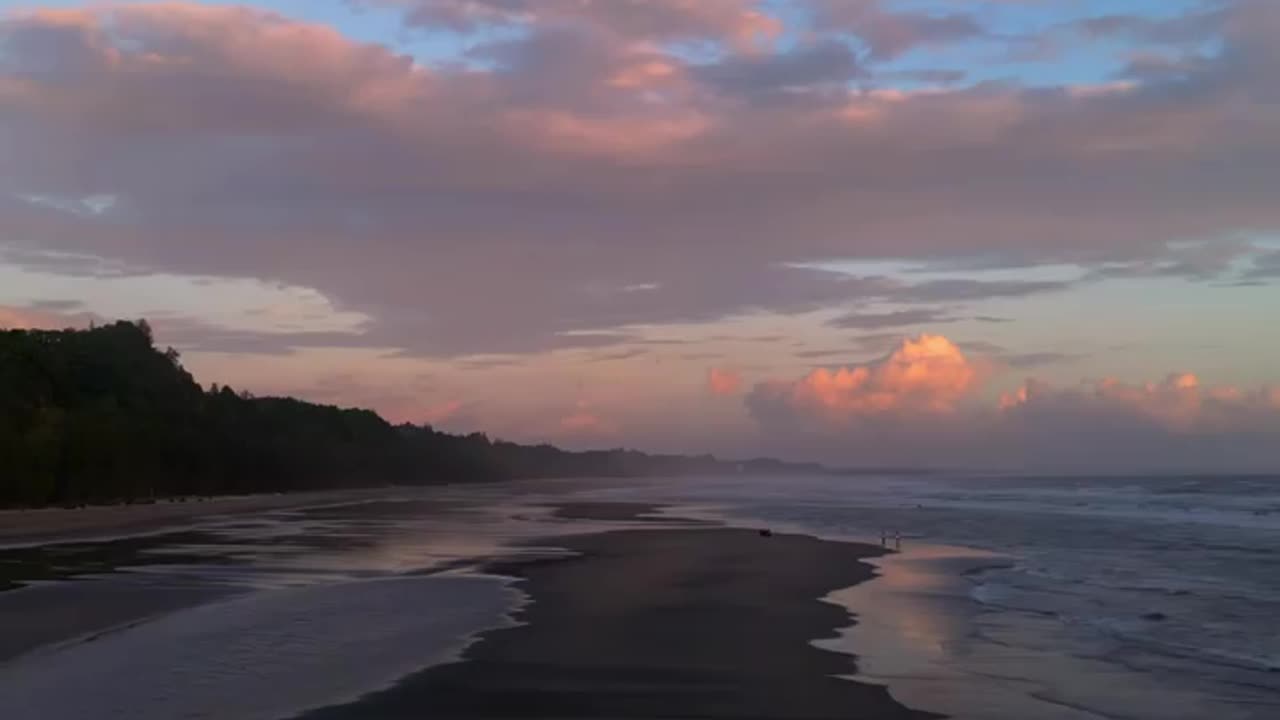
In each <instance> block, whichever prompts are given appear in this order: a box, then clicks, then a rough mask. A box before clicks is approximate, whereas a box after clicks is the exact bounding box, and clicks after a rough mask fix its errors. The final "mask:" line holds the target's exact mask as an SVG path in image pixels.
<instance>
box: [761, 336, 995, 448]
mask: <svg viewBox="0 0 1280 720" xmlns="http://www.w3.org/2000/svg"><path fill="white" fill-rule="evenodd" d="M978 377H979V371H978V369H977V368H976V367H975V366H974V364H973V363H971V362H970V361H969V359H968V358H966V357H965V356H964V354H963V353H962V352H960V349H959V348H958V347H956V345H955V344H954V343H952V342H951V341H950V340H948V339H947V338H945V337H942V336H941V335H920V336H919V337H917V338H915V339H910V338H907V339H903V340H902V342H901V344H900V345H899V346H898V348H897V349H896V350H894V351H893V352H891V353H890V354H889V355H888V356H886V357H885V358H884V359H882V360H880V361H878V362H875V363H872V364H869V365H857V366H852V367H839V368H834V369H829V368H819V369H817V370H814V371H812V372H810V373H809V374H808V375H806V376H805V377H803V378H801V379H800V380H798V381H785V380H783V381H770V382H765V383H761V384H758V385H756V387H755V389H754V390H752V392H751V393H750V395H749V396H748V397H747V406H748V408H749V409H750V410H751V411H752V413H753V414H755V415H756V416H757V417H760V416H769V415H774V414H778V413H782V414H785V415H790V416H793V417H796V418H809V419H817V420H819V421H821V422H824V423H828V424H830V425H832V426H836V427H840V426H848V425H851V424H856V423H858V422H860V421H862V420H864V419H867V418H876V417H881V416H894V417H901V416H912V415H920V414H948V413H953V412H955V411H956V410H957V403H958V402H959V401H960V400H961V399H963V398H964V396H965V395H966V394H967V393H968V392H969V391H970V390H971V389H972V388H973V387H974V385H975V383H976V382H977V380H978Z"/></svg>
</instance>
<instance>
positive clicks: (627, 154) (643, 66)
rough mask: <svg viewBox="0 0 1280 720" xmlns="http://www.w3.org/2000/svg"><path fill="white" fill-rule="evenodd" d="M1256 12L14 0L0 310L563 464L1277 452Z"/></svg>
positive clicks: (1268, 463)
mask: <svg viewBox="0 0 1280 720" xmlns="http://www.w3.org/2000/svg"><path fill="white" fill-rule="evenodd" d="M1278 32H1280V2H1272V1H1271V0H647V1H645V0H305V1H304V0H270V1H264V2H258V3H252V4H239V3H233V2H196V1H194V0H188V1H181V2H179V1H173V2H86V1H85V0H79V1H76V0H57V1H53V0H50V1H47V2H42V3H33V2H29V1H28V0H18V1H13V0H0V326H9V327H57V328H60V327H81V326H86V325H88V324H90V323H91V322H103V321H107V320H112V319H117V318H129V319H133V318H143V317H145V318H147V319H148V320H149V321H150V322H151V324H152V325H153V327H154V328H155V334H156V338H157V342H158V343H159V344H160V345H162V346H172V347H174V348H176V349H178V350H179V351H180V352H181V354H182V361H183V364H184V365H185V366H186V367H187V368H188V369H189V370H191V371H192V372H193V374H194V375H195V376H196V377H197V379H198V380H200V381H201V382H203V383H205V384H206V385H207V384H210V383H215V382H216V383H219V384H227V385H231V386H233V387H234V388H236V389H242V390H248V391H251V392H253V393H255V394H259V395H275V394H288V395H295V396H298V397H302V398H306V399H309V400H313V401H317V402H324V403H332V404H338V405H350V406H361V407H371V408H374V409H376V410H377V411H379V412H380V413H382V414H383V415H384V416H385V417H387V418H388V419H389V420H392V421H395V422H414V423H429V424H431V425H433V426H436V427H439V428H442V429H446V430H450V431H457V432H470V431H484V432H487V433H489V434H490V435H492V436H496V437H502V438H507V439H512V440H517V441H526V442H541V441H548V442H554V443H557V444H560V445H563V446H566V447H571V448H587V447H623V446H625V447H635V448H639V449H645V450H654V451H674V452H702V451H709V452H714V453H717V454H719V455H723V456H729V457H752V456H758V455H774V456H779V457H785V458H791V459H798V460H817V461H822V462H827V463H832V464H839V465H853V466H857V465H866V466H872V465H874V466H884V465H909V466H913V467H918V466H935V467H957V468H974V469H1000V470H1004V469H1009V470H1036V471H1048V472H1056V471H1072V472H1076V471H1078V472H1122V471H1148V470H1149V471H1161V472H1202V471H1211V472H1218V471H1221V472H1235V471H1259V470H1263V471H1265V470H1280V330H1277V327H1280V320H1278V319H1277V318H1280V284H1278V283H1280V132H1277V128H1280V49H1278V48H1280V46H1277V44H1276V43H1275V42H1274V37H1275V35H1276V33H1278Z"/></svg>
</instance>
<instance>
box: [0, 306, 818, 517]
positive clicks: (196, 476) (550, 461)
mask: <svg viewBox="0 0 1280 720" xmlns="http://www.w3.org/2000/svg"><path fill="white" fill-rule="evenodd" d="M816 469H818V468H817V467H816V466H799V465H787V464H784V463H778V462H777V461H771V460H758V461H752V462H750V463H747V464H742V465H739V464H736V463H724V462H721V461H718V460H716V459H715V458H714V457H711V456H701V457H686V456H670V455H649V454H645V453H640V452H635V451H630V450H607V451H593V452H568V451H564V450H560V449H559V448H555V447H552V446H550V445H538V446H525V445H518V444H515V443H508V442H502V441H494V440H491V439H489V438H488V437H486V436H485V435H483V434H479V433H477V434H471V435H466V436H459V435H450V434H448V433H443V432H438V431H436V430H434V429H432V428H431V427H428V426H414V425H399V426H396V425H392V424H390V423H388V422H387V421H385V420H383V419H382V418H381V417H380V416H378V415H377V414H376V413H374V412H372V411H370V410H359V409H347V408H338V407H332V406H328V405H317V404H315V403H309V402H304V401H302V400H296V399H293V398H270V397H262V398H258V397H253V396H251V395H250V394H248V393H237V392H236V391H235V390H233V389H232V388H229V387H221V388H219V387H217V386H216V385H215V386H213V387H212V388H210V389H208V390H205V389H204V388H202V387H201V386H200V385H199V384H198V383H197V382H196V381H195V380H194V378H192V376H191V375H190V373H188V372H187V371H186V370H185V369H183V367H182V365H181V363H180V362H179V358H178V354H177V352H175V351H173V350H172V349H169V350H165V351H160V350H158V349H157V348H156V347H155V345H154V342H153V339H152V335H151V329H150V327H149V326H148V325H147V323H146V322H145V321H139V322H136V323H132V322H116V323H114V324H111V325H104V326H101V327H96V328H91V329H88V330H0V505H4V506H41V505H77V504H82V503H103V502H115V501H139V500H142V501H145V500H147V499H151V498H158V497H175V496H189V495H220V494H236V493H247V492H266V491H290V490H303V489H321V488H336V487H359V486H372V485H386V484H430V483H442V482H458V481H467V480H496V479H506V478H532V477H591V476H601V477H603V476H637V475H669V474H687V473H716V472H725V471H726V470H728V471H744V470H745V471H769V472H777V471H781V470H790V471H797V470H816Z"/></svg>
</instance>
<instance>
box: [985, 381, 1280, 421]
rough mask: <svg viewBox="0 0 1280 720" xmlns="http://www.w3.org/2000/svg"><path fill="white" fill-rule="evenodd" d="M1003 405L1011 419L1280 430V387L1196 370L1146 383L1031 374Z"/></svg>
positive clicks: (1008, 417)
mask: <svg viewBox="0 0 1280 720" xmlns="http://www.w3.org/2000/svg"><path fill="white" fill-rule="evenodd" d="M1000 409H1001V412H1002V413H1003V414H1004V416H1005V420H1006V421H1007V422H1020V423H1036V422H1040V421H1044V420H1046V419H1047V420H1055V421H1063V420H1067V419H1071V420H1077V421H1081V422H1085V421H1087V419H1088V418H1095V419H1098V420H1100V421H1101V422H1103V423H1104V426H1114V425H1116V424H1125V425H1131V426H1146V427H1150V428H1155V429H1160V430H1163V431H1167V432H1169V433H1174V434H1197V433H1204V434H1215V433H1233V432H1260V431H1280V387H1272V386H1263V387H1259V388H1254V389H1252V390H1244V389H1241V388H1238V387H1235V386H1231V385H1215V386H1207V385H1203V384H1201V382H1200V380H1199V378H1197V377H1196V376H1195V375H1194V374H1192V373H1174V374H1171V375H1169V376H1168V377H1166V378H1165V379H1164V380H1162V381H1160V382H1149V383H1142V384H1134V383H1125V382H1122V381H1120V380H1116V379H1113V378H1105V379H1102V380H1097V381H1093V382H1086V383H1081V385H1080V386H1079V387H1076V388H1065V389H1057V388H1054V387H1052V386H1050V385H1048V384H1046V383H1043V382H1039V381H1036V380H1028V381H1027V382H1026V383H1024V384H1023V385H1022V386H1021V387H1019V388H1018V389H1017V390H1016V391H1014V392H1012V393H1008V394H1005V395H1004V396H1002V397H1001V399H1000Z"/></svg>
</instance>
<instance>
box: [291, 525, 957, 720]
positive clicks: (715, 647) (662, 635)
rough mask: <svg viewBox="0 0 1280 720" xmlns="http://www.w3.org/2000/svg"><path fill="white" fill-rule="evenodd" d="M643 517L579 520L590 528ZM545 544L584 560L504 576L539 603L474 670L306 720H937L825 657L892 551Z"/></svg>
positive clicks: (737, 537) (692, 537) (599, 539)
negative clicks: (846, 592) (854, 601)
mask: <svg viewBox="0 0 1280 720" xmlns="http://www.w3.org/2000/svg"><path fill="white" fill-rule="evenodd" d="M634 510H635V508H626V507H618V506H615V507H612V508H610V507H607V506H603V505H601V506H593V507H585V508H584V507H577V508H574V509H573V511H574V514H584V515H587V516H589V517H600V516H602V515H605V516H609V517H615V518H617V517H627V516H630V515H631V514H632V513H633V512H634ZM543 544H551V545H556V546H561V547H564V548H566V549H568V550H571V551H573V552H574V553H577V555H576V556H575V557H571V558H568V559H550V560H537V561H530V562H516V563H502V564H498V565H494V566H491V567H490V568H488V570H489V571H490V572H493V573H497V574H502V575H509V576H514V577H517V578H519V579H520V580H519V584H518V587H520V589H522V590H523V591H524V592H525V593H527V594H528V595H529V596H530V597H531V599H532V602H531V604H529V605H528V606H527V607H526V608H525V609H524V610H523V611H522V612H521V613H519V614H518V615H517V620H519V621H520V622H521V623H523V624H522V625H520V626H518V627H515V628H509V629H501V630H496V631H493V632H490V633H487V634H486V635H484V636H483V637H482V639H481V641H480V642H478V643H477V644H475V645H474V646H472V648H471V649H470V650H468V651H467V653H466V654H465V656H464V662H461V663H456V664H451V665H443V666H438V667H434V668H430V669H427V670H425V671H423V672H420V673H418V674H416V675H413V676H410V677H408V678H406V679H404V680H403V681H401V682H400V683H398V684H397V685H395V686H394V687H392V688H390V689H388V690H385V691H382V692H378V693H374V694H372V695H369V696H367V697H365V698H363V699H361V700H360V701H358V702H355V703H352V704H348V705H344V706H339V707H332V708H327V709H324V710H320V711H317V712H313V713H310V714H307V715H305V716H304V718H305V720H345V719H347V718H352V719H354V718H380V719H382V718H385V719H388V720H389V719H392V718H420V717H427V716H432V717H451V718H550V717H555V718H641V717H644V718H652V717H700V718H778V719H789V718H795V719H797V720H799V719H801V718H803V719H806V720H809V719H817V718H832V719H834V718H842V719H846V720H847V719H848V718H862V719H864V720H889V719H897V718H904V719H905V718H928V717H936V716H934V715H930V714H927V713H920V712H916V711H913V710H910V709H907V708H905V707H903V706H902V705H900V704H898V703H896V702H895V701H894V700H893V699H892V698H891V697H890V696H889V694H888V692H887V691H886V690H885V689H884V688H882V687H878V686H873V685H868V684H862V683H855V682H851V681H849V680H844V679H839V678H837V677H836V676H837V675H849V674H852V673H853V672H854V671H855V663H854V660H853V659H852V658H850V657H849V656H847V655H842V654H838V653H833V652H828V651H824V650H820V649H818V648H816V647H814V646H813V645H812V644H810V643H811V641H813V640H816V639H819V638H825V637H831V636H832V635H833V634H835V632H836V631H837V630H838V629H839V628H841V627H845V626H847V625H849V624H850V618H849V616H848V615H847V613H846V612H845V610H843V609H842V608H840V607H837V606H836V605H833V604H829V603H825V602H822V601H821V600H820V599H819V598H822V597H823V596H824V595H826V594H827V593H829V592H831V591H833V590H836V589H839V588H843V587H847V586H850V585H853V584H855V583H859V582H862V581H865V580H867V579H869V578H870V577H871V576H872V569H871V567H870V566H869V565H867V564H865V563H863V562H860V559H862V558H866V557H870V556H873V555H876V554H878V553H880V552H881V551H880V550H879V549H878V548H873V547H870V546H858V545H850V544H845V543H835V542H826V541H821V540H816V539H813V538H810V537H805V536H799V535H775V536H772V537H763V536H761V535H760V534H759V533H757V532H755V531H752V530H744V529H726V528H706V529H702V528H699V529H653V530H649V529H638V530H622V531H615V532H607V533H601V534H594V535H585V536H576V537H569V538H562V539H558V540H554V541H550V542H547V543H543Z"/></svg>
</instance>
